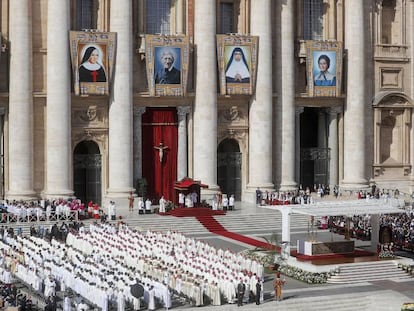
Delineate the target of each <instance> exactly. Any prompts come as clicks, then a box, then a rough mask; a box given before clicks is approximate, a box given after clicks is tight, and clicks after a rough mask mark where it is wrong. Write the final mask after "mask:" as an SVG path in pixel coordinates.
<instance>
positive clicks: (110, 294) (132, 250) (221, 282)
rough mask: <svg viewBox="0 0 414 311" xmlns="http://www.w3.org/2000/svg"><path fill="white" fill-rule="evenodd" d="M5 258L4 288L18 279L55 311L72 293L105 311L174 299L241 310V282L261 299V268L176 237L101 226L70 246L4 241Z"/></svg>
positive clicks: (1, 269)
mask: <svg viewBox="0 0 414 311" xmlns="http://www.w3.org/2000/svg"><path fill="white" fill-rule="evenodd" d="M76 229H77V230H78V231H76ZM6 231H7V230H6ZM0 251H1V254H0V258H1V262H0V275H1V276H2V277H3V276H8V280H6V281H3V283H12V281H11V279H12V278H13V277H15V278H17V279H19V280H21V281H22V282H24V283H25V284H27V285H28V286H30V287H31V288H32V289H33V290H34V291H35V292H37V293H39V294H42V295H43V296H44V297H45V299H47V300H48V301H50V302H51V303H52V304H53V301H54V299H53V297H55V296H56V291H57V290H58V289H59V290H60V291H63V292H64V293H65V301H66V303H67V300H68V299H69V300H70V298H71V297H73V295H72V294H68V292H69V291H71V292H73V293H75V294H77V295H78V296H81V297H84V301H83V302H82V303H85V302H87V304H89V305H91V306H97V307H99V308H101V309H102V310H108V309H109V307H110V306H111V305H116V306H117V309H118V310H125V306H126V305H129V306H131V308H133V309H134V310H139V309H140V307H141V306H142V305H143V304H145V305H146V307H148V309H149V310H154V309H155V307H156V306H157V305H162V306H164V307H165V308H167V309H168V308H169V307H171V299H172V296H177V297H182V298H183V299H186V300H187V301H189V302H191V303H192V304H193V305H195V306H202V305H205V304H211V305H221V304H223V303H226V302H227V303H235V302H236V300H237V299H236V297H237V284H238V283H239V282H243V283H244V284H245V287H246V289H248V290H247V293H248V294H249V295H250V294H254V295H257V294H259V295H260V291H261V292H263V288H262V287H263V273H264V272H263V266H262V265H261V264H260V263H258V262H256V261H254V260H251V259H249V258H247V257H244V256H243V255H241V254H237V253H233V252H231V251H230V250H222V249H216V248H214V247H212V246H210V245H209V244H207V243H204V242H201V241H197V240H195V239H192V238H187V237H185V236H184V235H182V234H180V233H177V232H171V231H168V232H166V233H159V232H151V231H146V232H141V231H138V230H134V229H131V228H130V227H128V226H127V225H125V224H118V225H117V226H116V225H112V224H109V223H98V222H95V223H93V224H91V225H90V226H89V228H85V226H78V227H77V228H73V227H71V228H70V230H69V232H68V234H67V236H66V240H65V238H64V236H60V240H59V239H56V238H55V237H54V236H53V237H51V239H50V240H48V239H47V238H45V237H44V236H40V235H32V236H18V235H12V234H5V235H3V236H2V237H1V242H0ZM137 283H138V284H140V285H141V286H142V287H143V288H144V294H143V296H142V297H134V296H133V295H132V293H131V290H130V289H131V286H132V285H134V284H137ZM257 283H259V284H260V286H261V287H260V291H259V293H257V289H258V286H257ZM66 298H67V299H66ZM247 299H249V296H248V295H247ZM70 303H71V304H73V303H74V302H73V301H72V302H70V301H69V304H70ZM79 303H81V302H78V304H79ZM64 310H65V308H64ZM68 310H70V309H68Z"/></svg>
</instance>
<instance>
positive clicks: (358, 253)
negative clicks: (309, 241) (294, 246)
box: [290, 249, 375, 261]
mask: <svg viewBox="0 0 414 311" xmlns="http://www.w3.org/2000/svg"><path fill="white" fill-rule="evenodd" d="M290 254H291V255H292V256H294V257H296V258H297V259H298V260H302V261H306V260H315V259H335V258H356V257H365V256H374V255H375V253H372V252H368V251H363V250H359V249H356V250H355V251H354V252H353V253H348V254H327V255H315V256H308V255H303V254H298V252H297V251H296V250H292V251H291V252H290Z"/></svg>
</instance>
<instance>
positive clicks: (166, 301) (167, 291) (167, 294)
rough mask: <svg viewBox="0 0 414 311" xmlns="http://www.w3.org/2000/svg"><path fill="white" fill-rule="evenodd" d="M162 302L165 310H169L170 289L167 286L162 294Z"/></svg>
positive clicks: (170, 304)
mask: <svg viewBox="0 0 414 311" xmlns="http://www.w3.org/2000/svg"><path fill="white" fill-rule="evenodd" d="M163 300H164V307H165V310H168V309H169V308H171V306H172V303H171V291H170V287H169V286H168V285H167V286H165V289H164V293H163Z"/></svg>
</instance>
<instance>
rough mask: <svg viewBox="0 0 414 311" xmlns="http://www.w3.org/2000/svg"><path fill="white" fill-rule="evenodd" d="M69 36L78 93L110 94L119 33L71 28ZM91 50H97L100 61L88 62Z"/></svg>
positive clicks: (74, 78)
mask: <svg viewBox="0 0 414 311" xmlns="http://www.w3.org/2000/svg"><path fill="white" fill-rule="evenodd" d="M69 37H70V39H69V40H70V52H71V60H72V76H73V89H74V92H75V95H77V96H89V95H108V94H109V90H110V86H111V81H112V79H113V72H114V62H115V54H116V33H114V32H86V31H71V32H70V34H69ZM90 53H96V54H94V55H96V56H95V57H96V58H97V62H96V64H92V63H91V62H90V61H89V62H88V60H87V59H88V58H89V57H88V55H90Z"/></svg>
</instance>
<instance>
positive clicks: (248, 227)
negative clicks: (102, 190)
mask: <svg viewBox="0 0 414 311" xmlns="http://www.w3.org/2000/svg"><path fill="white" fill-rule="evenodd" d="M134 213H135V212H132V215H125V221H126V222H127V223H128V224H129V225H131V226H137V227H141V228H143V229H151V230H159V229H164V230H165V229H171V230H178V231H181V232H185V233H186V234H187V235H189V236H193V237H194V238H197V239H201V240H204V241H207V242H209V243H210V244H212V245H214V246H215V247H219V248H224V249H227V248H230V249H232V250H233V251H241V250H244V249H247V248H252V246H249V245H246V244H243V243H240V242H238V241H234V240H230V239H227V238H224V237H221V236H218V235H215V234H211V233H210V232H208V231H207V230H205V229H204V228H203V227H202V226H201V227H200V226H199V224H198V223H197V222H193V219H185V218H175V217H170V216H159V215H135V214H134ZM291 217H292V221H291V223H292V225H291V231H292V237H294V238H292V240H293V239H296V238H306V235H307V234H308V233H307V223H308V219H307V218H306V217H307V216H301V215H293V216H291ZM216 219H217V220H218V221H220V223H221V224H222V225H224V226H225V228H226V229H228V230H229V231H234V232H238V233H240V234H244V235H247V236H250V237H253V238H258V239H260V237H262V236H268V235H270V233H271V232H273V231H275V232H278V233H279V234H280V232H281V215H280V213H279V212H277V211H274V210H268V209H264V208H260V207H257V206H256V205H254V204H250V203H244V202H243V203H242V202H237V203H236V210H235V211H229V212H228V213H227V215H226V216H217V217H216ZM323 235H325V237H326V238H331V235H332V233H329V232H327V231H325V232H323V231H321V232H319V233H318V237H323ZM336 238H337V237H336ZM272 280H273V276H272V275H268V276H267V277H266V282H265V301H264V303H263V304H261V305H259V306H256V305H255V304H254V303H253V304H246V305H243V306H242V307H237V305H234V304H226V305H223V306H219V307H217V306H214V307H213V306H205V307H202V308H200V307H198V308H192V307H191V306H189V305H186V306H179V307H176V308H174V309H175V310H195V309H197V310H200V309H202V310H206V311H210V310H226V311H227V310H228V311H231V310H236V309H237V310H256V309H260V310H289V311H290V310H295V311H296V310H297V311H300V310H318V311H320V310H339V311H340V310H380V311H382V310H384V311H385V310H390V311H391V310H400V308H401V305H402V304H403V303H404V302H414V292H413V290H412V289H414V279H412V280H411V281H406V282H400V281H398V282H394V281H393V280H384V282H378V281H376V282H364V283H359V284H345V285H332V284H323V285H309V284H305V283H303V282H300V281H297V280H294V279H291V278H286V280H287V282H286V285H285V288H284V291H283V293H284V300H283V301H281V302H276V301H273V297H274V296H273V290H272Z"/></svg>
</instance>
